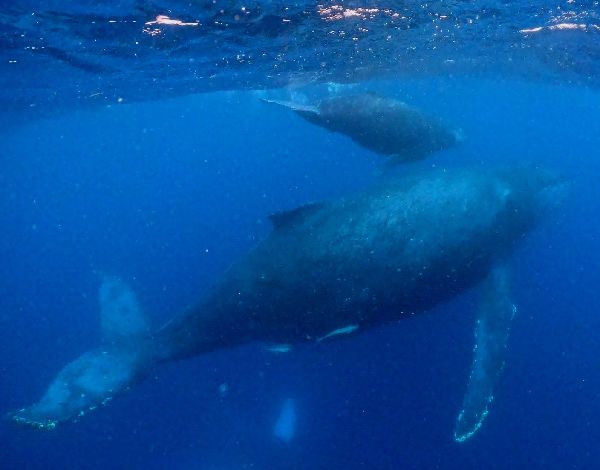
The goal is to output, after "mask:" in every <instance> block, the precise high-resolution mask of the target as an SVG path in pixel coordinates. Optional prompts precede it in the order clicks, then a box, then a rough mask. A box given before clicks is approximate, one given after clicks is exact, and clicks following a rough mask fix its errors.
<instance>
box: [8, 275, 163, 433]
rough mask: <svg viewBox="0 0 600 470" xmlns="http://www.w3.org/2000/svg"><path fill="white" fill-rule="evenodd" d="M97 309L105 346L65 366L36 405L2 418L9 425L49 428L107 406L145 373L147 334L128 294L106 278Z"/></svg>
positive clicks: (133, 301)
mask: <svg viewBox="0 0 600 470" xmlns="http://www.w3.org/2000/svg"><path fill="white" fill-rule="evenodd" d="M100 306H101V312H102V325H103V330H104V331H103V334H104V342H105V346H104V347H102V348H98V349H94V350H91V351H88V352H86V353H84V354H83V355H81V356H80V357H78V358H77V359H75V360H74V361H72V362H70V363H69V364H67V365H66V366H65V367H64V368H63V369H62V370H61V371H60V372H59V373H58V375H57V376H56V378H55V379H54V381H53V382H52V383H51V384H50V386H49V387H48V389H47V390H46V393H45V394H44V396H43V397H42V398H41V399H40V400H39V401H38V402H37V403H35V404H33V405H31V406H29V407H27V408H23V409H20V410H18V411H15V412H12V413H9V414H8V415H7V417H8V418H9V419H10V420H11V421H13V422H14V423H17V424H22V425H27V426H31V427H33V428H36V429H46V430H51V429H54V428H55V427H56V425H57V424H59V423H62V422H65V421H73V420H77V419H78V418H80V417H82V416H83V415H84V414H86V413H88V412H89V411H92V410H94V409H95V408H97V407H98V406H101V405H104V404H106V403H108V401H110V400H111V399H112V397H113V396H114V395H115V394H116V393H118V392H119V391H121V390H123V389H125V388H126V387H127V386H128V385H130V384H132V383H134V382H135V381H137V380H139V379H140V378H141V376H143V375H144V374H145V372H146V371H147V369H148V365H149V364H151V363H152V360H151V357H150V351H151V349H150V348H149V347H148V345H149V344H148V339H149V333H148V328H147V323H146V321H145V319H143V318H142V316H141V313H140V311H139V308H138V305H137V301H136V299H135V296H134V294H133V292H132V291H131V290H130V289H129V287H128V286H127V285H125V284H124V283H123V282H122V281H120V280H119V279H117V278H114V277H106V278H104V279H103V282H102V285H101V287H100Z"/></svg>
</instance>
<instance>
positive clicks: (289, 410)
mask: <svg viewBox="0 0 600 470" xmlns="http://www.w3.org/2000/svg"><path fill="white" fill-rule="evenodd" d="M295 435H296V402H295V400H294V399H292V398H288V399H287V400H285V401H284V402H283V406H282V407H281V411H280V412H279V417H278V418H277V421H275V426H273V436H275V437H276V438H277V439H279V440H281V441H284V442H291V441H292V439H294V436H295Z"/></svg>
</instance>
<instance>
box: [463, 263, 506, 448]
mask: <svg viewBox="0 0 600 470" xmlns="http://www.w3.org/2000/svg"><path fill="white" fill-rule="evenodd" d="M509 284H510V281H509V275H508V271H507V268H506V267H505V266H496V267H495V268H494V269H493V270H492V271H491V272H490V274H489V276H488V279H487V280H486V281H485V285H484V286H483V295H482V299H481V304H480V307H479V315H478V318H477V325H476V328H475V348H474V350H473V364H472V367H471V376H470V378H469V384H468V386H467V391H466V394H465V396H464V399H463V405H462V409H461V411H460V413H459V415H458V419H457V421H456V427H455V429H454V439H455V440H456V441H458V442H464V441H466V440H467V439H469V438H470V437H471V436H472V435H473V434H475V433H476V432H477V430H478V429H479V428H480V427H481V424H482V423H483V420H484V419H485V417H486V416H487V414H488V406H489V404H490V403H491V402H492V400H493V399H494V387H495V385H496V383H497V382H498V379H499V378H500V376H501V375H502V370H503V369H504V360H505V352H506V345H507V342H508V336H509V332H510V325H511V320H512V319H513V317H514V315H515V313H516V307H515V305H514V304H513V303H512V302H511V300H510V292H509V290H510V286H509Z"/></svg>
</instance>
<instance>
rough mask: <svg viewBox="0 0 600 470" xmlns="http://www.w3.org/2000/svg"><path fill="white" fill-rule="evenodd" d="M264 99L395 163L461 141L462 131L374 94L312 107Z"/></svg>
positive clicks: (399, 102) (420, 156)
mask: <svg viewBox="0 0 600 470" xmlns="http://www.w3.org/2000/svg"><path fill="white" fill-rule="evenodd" d="M261 101H263V102H265V103H271V104H276V105H278V106H283V107H284V108H287V109H291V110H292V111H294V112H295V113H296V114H298V115H299V116H301V117H302V118H304V119H306V120H307V121H308V122H311V123H313V124H316V125H317V126H320V127H323V128H325V129H327V130H329V131H332V132H338V133H340V134H344V135H346V136H348V137H350V138H351V139H352V140H353V141H354V142H356V143H357V144H359V145H361V146H362V147H364V148H366V149H368V150H371V151H373V152H375V153H379V154H381V155H387V156H389V157H390V162H391V163H393V164H395V163H406V162H413V161H417V160H421V159H423V158H425V157H427V156H428V155H430V154H432V153H433V152H437V151H440V150H444V149H447V148H450V147H453V146H455V145H456V144H457V143H459V142H460V141H461V140H462V136H461V133H460V132H459V131H454V130H451V129H448V128H447V127H446V126H444V125H443V124H442V123H441V122H440V121H438V120H437V119H434V118H431V117H429V116H426V115H425V114H423V113H422V112H421V111H419V110H418V109H415V108H413V107H411V106H408V105H407V104H405V103H403V102H402V101H398V100H395V99H392V98H386V97H383V96H379V95H376V94H373V93H363V94H357V95H346V96H335V97H333V98H327V99H325V100H323V101H320V102H319V103H317V104H316V105H311V106H304V105H300V104H296V103H292V102H286V101H276V100H267V99H262V100H261Z"/></svg>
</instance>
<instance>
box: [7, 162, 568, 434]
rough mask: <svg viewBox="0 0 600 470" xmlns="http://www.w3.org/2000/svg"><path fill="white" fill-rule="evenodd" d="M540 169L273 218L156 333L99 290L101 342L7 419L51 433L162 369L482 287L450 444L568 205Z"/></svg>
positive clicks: (434, 176) (380, 193)
mask: <svg viewBox="0 0 600 470" xmlns="http://www.w3.org/2000/svg"><path fill="white" fill-rule="evenodd" d="M565 184H566V183H564V182H563V181H562V180H560V179H559V178H557V177H556V176H554V175H552V174H551V173H549V172H547V171H544V170H542V169H539V168H534V167H519V168H512V169H498V170H494V171H491V170H486V171H483V170H475V169H455V170H435V171H433V172H429V173H427V174H425V175H421V176H406V177H402V178H398V177H395V178H389V179H387V180H386V181H384V182H381V183H379V184H378V185H377V186H375V187H373V188H370V189H367V190H365V191H364V192H362V193H359V194H354V195H351V196H348V197H345V198H342V199H338V200H332V201H329V202H322V203H316V204H309V205H305V206H302V207H299V208H297V209H294V210H291V211H287V212H281V213H277V214H275V215H273V216H272V217H271V220H272V222H273V230H272V232H271V233H270V235H269V236H267V237H266V238H265V239H264V240H263V241H262V242H260V243H259V244H258V245H257V246H256V247H255V248H254V249H253V250H252V251H251V252H249V253H248V254H247V255H246V256H245V257H244V258H243V259H241V260H240V261H239V262H237V263H236V264H234V265H233V266H232V267H231V268H230V269H229V270H228V271H227V272H226V273H225V274H224V275H223V276H222V278H221V279H220V280H218V281H217V282H216V284H214V285H213V287H212V288H210V289H209V290H208V292H206V293H205V295H204V296H203V297H202V298H201V299H200V301H199V302H198V303H197V304H196V305H195V306H194V307H192V308H190V309H188V310H187V311H185V312H183V313H182V314H180V315H179V316H176V317H175V318H174V319H172V320H171V321H169V322H168V323H167V324H165V325H164V326H162V327H161V328H158V329H155V330H152V328H150V327H149V324H148V322H147V321H146V320H145V319H144V315H143V314H142V312H141V309H140V306H139V303H138V302H137V300H136V298H135V295H134V294H133V292H132V291H131V290H130V289H129V287H128V286H127V285H126V284H125V283H124V282H123V281H121V280H120V279H118V278H111V277H108V278H106V279H105V280H104V282H103V283H102V287H101V294H100V305H101V317H102V325H103V342H102V344H101V346H100V347H98V348H96V349H92V350H90V351H88V352H86V353H84V354H83V355H82V356H80V357H79V358H78V359H76V360H74V361H73V362H71V363H70V364H68V365H67V366H65V367H64V368H63V369H62V371H60V372H59V374H58V376H57V377H56V379H55V380H54V381H53V382H52V383H51V384H50V386H49V388H48V389H47V391H46V392H45V394H44V395H43V396H42V398H41V399H40V400H39V401H38V402H37V403H35V404H33V405H31V406H29V407H26V408H23V409H21V410H18V411H16V412H13V413H10V414H9V416H10V418H11V419H12V420H14V421H15V422H17V423H22V424H27V425H32V426H34V427H37V428H41V429H52V428H54V427H55V426H56V425H57V424H58V423H60V422H64V421H69V420H74V419H77V418H78V417H80V416H82V415H83V414H85V413H87V412H88V411H89V410H92V409H94V408H96V407H98V406H99V405H101V404H106V403H107V402H108V401H109V400H111V399H112V397H113V396H114V395H115V394H116V393H118V392H119V391H122V390H124V389H127V388H129V387H130V386H131V385H132V384H134V383H135V382H136V381H138V380H141V379H143V378H144V377H145V376H146V375H147V374H148V373H149V372H150V371H151V370H153V369H154V368H155V367H156V366H157V365H159V364H160V363H163V362H166V361H172V360H178V359H182V358H186V357H189V356H193V355H198V354H204V353H208V352H210V351H214V350H217V349H221V348H230V347H234V346H238V345H241V344H244V343H248V342H264V343H265V344H266V345H269V344H272V345H276V344H285V345H293V344H298V343H311V342H312V343H316V342H318V341H321V342H326V341H333V340H335V338H339V337H347V336H350V335H355V334H359V333H360V332H361V331H364V330H367V329H368V328H370V327H373V326H377V325H383V324H386V323H390V322H395V321H397V320H400V319H402V318H408V317H411V316H412V315H414V314H418V313H422V312H426V311H427V310H429V309H431V308H432V307H434V306H435V305H437V304H439V303H441V302H443V301H446V300H449V299H451V298H452V297H454V296H455V295H457V294H458V293H460V292H462V291H464V290H465V289H468V288H471V287H474V286H480V287H481V302H480V304H479V311H478V315H477V322H476V327H475V337H476V345H475V349H474V353H473V362H472V370H471V376H470V378H469V380H468V384H467V390H466V393H465V395H464V400H463V404H462V408H461V410H460V412H459V414H458V418H457V422H456V428H455V431H454V436H455V439H456V440H457V441H464V440H466V439H468V438H469V437H470V436H472V435H473V434H474V433H475V432H476V431H477V429H478V428H479V427H480V426H481V423H482V421H483V420H484V418H485V416H486V415H487V413H488V406H489V404H490V402H491V401H492V398H493V391H494V385H495V384H496V382H497V380H498V378H499V377H500V375H501V373H502V369H503V367H504V356H505V349H506V344H507V341H508V336H509V329H510V324H511V319H512V318H513V316H514V314H515V311H516V309H515V306H514V304H513V302H512V299H511V295H510V281H509V277H510V276H509V273H508V268H507V264H508V262H509V257H510V255H511V253H512V252H513V250H514V249H515V247H516V246H517V244H518V243H519V241H520V240H522V238H523V235H524V234H525V233H527V232H528V231H530V230H531V229H532V228H533V227H535V226H536V225H537V224H538V223H539V222H540V220H541V219H542V217H543V215H544V214H545V213H547V212H548V211H549V210H550V209H552V208H554V207H556V206H557V205H558V203H559V201H560V200H561V199H563V198H564V194H565V192H564V188H565Z"/></svg>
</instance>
